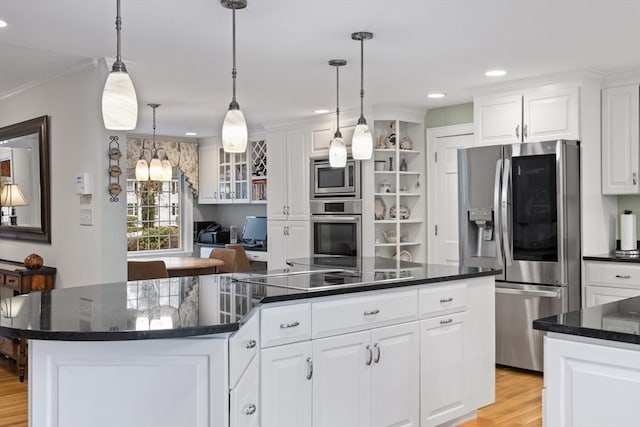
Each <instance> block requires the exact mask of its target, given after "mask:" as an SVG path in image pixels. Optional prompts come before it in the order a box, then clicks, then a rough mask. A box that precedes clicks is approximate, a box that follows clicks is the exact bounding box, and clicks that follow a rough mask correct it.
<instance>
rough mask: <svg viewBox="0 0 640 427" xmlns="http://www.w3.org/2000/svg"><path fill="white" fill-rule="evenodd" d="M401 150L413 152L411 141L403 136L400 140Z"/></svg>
mask: <svg viewBox="0 0 640 427" xmlns="http://www.w3.org/2000/svg"><path fill="white" fill-rule="evenodd" d="M400 149H401V150H413V140H412V139H411V138H409V137H408V136H405V137H404V138H402V139H401V140H400Z"/></svg>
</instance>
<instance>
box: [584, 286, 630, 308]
mask: <svg viewBox="0 0 640 427" xmlns="http://www.w3.org/2000/svg"><path fill="white" fill-rule="evenodd" d="M639 295H640V289H628V288H614V287H610V286H591V285H588V286H587V307H593V306H594V305H601V304H606V303H608V302H614V301H620V300H622V299H625V298H631V297H637V296H639Z"/></svg>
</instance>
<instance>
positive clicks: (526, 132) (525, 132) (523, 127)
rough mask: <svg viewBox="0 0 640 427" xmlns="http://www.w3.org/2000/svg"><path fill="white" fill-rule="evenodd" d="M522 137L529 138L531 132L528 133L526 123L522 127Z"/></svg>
mask: <svg viewBox="0 0 640 427" xmlns="http://www.w3.org/2000/svg"><path fill="white" fill-rule="evenodd" d="M522 136H524V137H525V138H528V137H529V132H528V131H527V124H526V123H525V124H524V125H523V126H522Z"/></svg>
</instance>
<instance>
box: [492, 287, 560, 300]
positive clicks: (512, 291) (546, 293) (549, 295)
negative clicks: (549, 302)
mask: <svg viewBox="0 0 640 427" xmlns="http://www.w3.org/2000/svg"><path fill="white" fill-rule="evenodd" d="M496 294H509V295H522V296H527V297H542V298H558V297H559V296H560V291H537V290H526V289H511V288H500V287H496Z"/></svg>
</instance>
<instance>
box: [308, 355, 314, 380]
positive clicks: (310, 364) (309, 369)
mask: <svg viewBox="0 0 640 427" xmlns="http://www.w3.org/2000/svg"><path fill="white" fill-rule="evenodd" d="M311 377H313V360H311V358H310V357H307V379H308V380H310V379H311Z"/></svg>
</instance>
